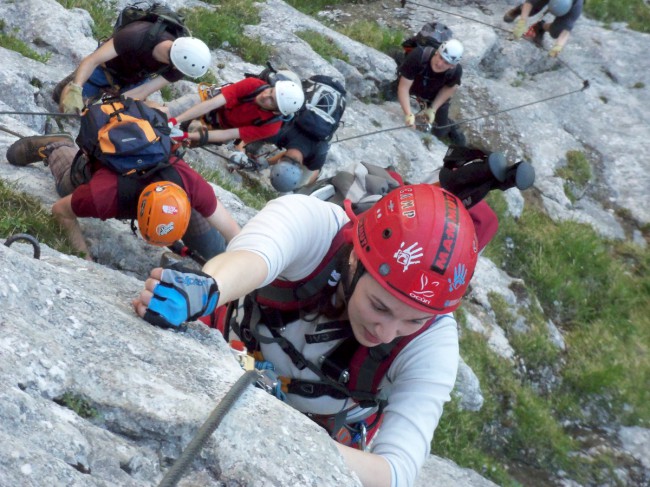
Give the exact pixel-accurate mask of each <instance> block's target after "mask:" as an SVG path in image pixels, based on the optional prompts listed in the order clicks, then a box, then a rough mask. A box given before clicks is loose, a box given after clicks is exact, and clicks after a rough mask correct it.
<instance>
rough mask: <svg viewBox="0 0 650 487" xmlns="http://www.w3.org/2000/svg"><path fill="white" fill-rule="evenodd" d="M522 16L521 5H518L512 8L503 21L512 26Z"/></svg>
mask: <svg viewBox="0 0 650 487" xmlns="http://www.w3.org/2000/svg"><path fill="white" fill-rule="evenodd" d="M520 15H521V5H517V6H516V7H513V8H511V9H510V10H508V11H507V12H506V13H505V14H504V16H503V21H504V22H507V23H508V24H511V23H512V22H514V21H515V19H516V18H517V17H519V16H520Z"/></svg>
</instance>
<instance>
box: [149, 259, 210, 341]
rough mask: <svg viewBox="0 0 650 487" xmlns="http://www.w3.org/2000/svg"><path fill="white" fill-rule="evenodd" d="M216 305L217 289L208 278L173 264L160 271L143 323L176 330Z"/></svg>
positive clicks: (202, 273)
mask: <svg viewBox="0 0 650 487" xmlns="http://www.w3.org/2000/svg"><path fill="white" fill-rule="evenodd" d="M218 301H219V287H218V286H217V283H216V281H215V280H214V279H213V278H212V277H211V276H209V275H208V274H206V273H205V272H201V271H197V270H194V269H190V268H188V267H184V266H182V265H180V263H176V264H172V265H171V266H168V267H165V268H164V269H163V272H162V277H161V279H160V284H158V285H157V286H156V287H155V288H154V290H153V297H152V298H151V302H150V303H149V307H148V308H147V311H146V313H145V315H144V319H145V320H146V321H148V322H149V323H151V324H152V325H156V326H160V327H161V328H169V327H174V328H176V327H179V326H180V325H181V324H182V323H183V322H185V321H193V320H195V319H197V318H198V317H200V316H205V315H208V314H210V313H212V311H214V308H215V307H216V306H217V302H218Z"/></svg>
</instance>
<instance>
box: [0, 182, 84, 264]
mask: <svg viewBox="0 0 650 487" xmlns="http://www.w3.org/2000/svg"><path fill="white" fill-rule="evenodd" d="M17 233H28V234H30V235H32V236H33V237H35V238H36V239H37V240H38V241H39V242H41V243H45V244H47V245H48V246H50V247H52V248H54V249H56V250H58V251H60V252H64V253H66V254H74V255H76V252H75V250H74V249H73V247H72V245H71V244H70V242H69V241H68V238H67V235H66V233H65V231H64V230H63V229H62V228H61V227H60V226H59V224H58V222H57V221H56V220H55V219H54V217H53V216H52V215H51V213H50V211H49V210H47V209H46V208H44V207H43V204H42V203H41V202H40V200H38V199H36V198H34V197H32V196H29V195H27V194H25V193H22V192H20V191H18V190H16V188H15V186H13V185H11V184H9V183H7V182H5V181H2V180H0V236H2V237H4V238H7V237H10V236H12V235H15V234H17Z"/></svg>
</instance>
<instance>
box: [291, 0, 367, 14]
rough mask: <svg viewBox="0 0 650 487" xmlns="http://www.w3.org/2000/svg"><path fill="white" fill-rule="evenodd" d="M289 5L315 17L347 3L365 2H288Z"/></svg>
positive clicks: (312, 0) (306, 0)
mask: <svg viewBox="0 0 650 487" xmlns="http://www.w3.org/2000/svg"><path fill="white" fill-rule="evenodd" d="M287 3H288V4H289V5H291V6H292V7H293V8H295V9H296V10H300V11H301V12H302V13H304V14H307V15H312V16H313V15H316V14H317V13H318V12H320V11H321V10H325V9H326V8H331V7H335V6H336V5H344V4H347V3H353V4H357V3H364V0H287Z"/></svg>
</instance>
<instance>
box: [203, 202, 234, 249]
mask: <svg viewBox="0 0 650 487" xmlns="http://www.w3.org/2000/svg"><path fill="white" fill-rule="evenodd" d="M207 220H208V222H209V223H210V225H212V226H213V227H214V228H216V229H217V231H218V232H219V233H220V234H221V235H223V238H224V239H225V240H226V242H230V241H231V240H232V239H233V238H234V237H235V235H237V234H238V233H239V231H240V230H241V228H240V227H239V224H238V223H237V222H236V221H235V219H234V218H233V217H232V215H231V214H230V212H228V210H227V209H226V207H225V206H223V204H222V203H221V201H219V202H218V203H217V209H216V210H215V211H214V213H213V214H212V215H210V216H209V217H208V219H207Z"/></svg>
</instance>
